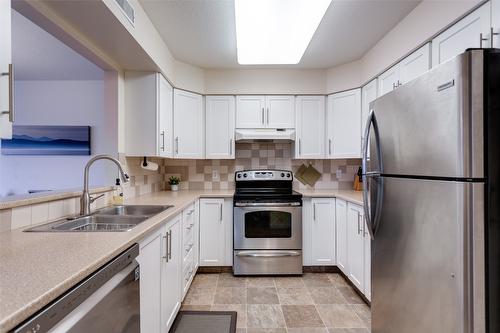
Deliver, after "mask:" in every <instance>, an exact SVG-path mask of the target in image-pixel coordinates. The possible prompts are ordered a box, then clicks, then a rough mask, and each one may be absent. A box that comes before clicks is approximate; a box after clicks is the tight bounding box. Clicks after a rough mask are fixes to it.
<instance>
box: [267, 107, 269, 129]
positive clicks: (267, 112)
mask: <svg viewBox="0 0 500 333" xmlns="http://www.w3.org/2000/svg"><path fill="white" fill-rule="evenodd" d="M267 124H268V125H269V108H267Z"/></svg>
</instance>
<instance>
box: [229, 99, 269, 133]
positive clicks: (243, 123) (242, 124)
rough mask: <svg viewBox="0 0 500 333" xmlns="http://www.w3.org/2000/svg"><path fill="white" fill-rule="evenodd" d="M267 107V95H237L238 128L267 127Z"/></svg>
mask: <svg viewBox="0 0 500 333" xmlns="http://www.w3.org/2000/svg"><path fill="white" fill-rule="evenodd" d="M265 108H266V97H265V96H236V128H262V127H265V126H266V124H265V122H266V115H265V113H266V112H265Z"/></svg>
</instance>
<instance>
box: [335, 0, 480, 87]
mask: <svg viewBox="0 0 500 333" xmlns="http://www.w3.org/2000/svg"><path fill="white" fill-rule="evenodd" d="M479 2H481V1H480V0H462V1H455V0H449V1H435V0H424V1H422V2H421V3H420V4H419V5H418V6H417V7H415V9H413V10H412V11H411V12H410V13H409V14H408V15H407V16H406V17H405V18H404V19H403V20H401V21H400V22H399V23H398V24H397V25H396V26H395V27H394V28H393V29H392V30H391V31H390V32H389V33H388V34H386V35H385V36H384V38H382V39H381V40H380V41H378V42H377V43H376V44H375V45H374V46H373V47H372V48H371V49H370V50H369V51H368V52H366V53H365V55H364V56H363V57H362V58H361V59H360V60H358V61H355V62H352V63H349V64H344V65H342V66H338V67H335V68H330V69H329V70H328V71H327V79H326V80H327V91H328V92H329V93H331V92H335V91H338V90H345V89H349V87H348V85H351V86H350V88H353V87H356V86H360V85H361V84H364V83H366V82H367V81H368V80H369V79H371V78H373V77H374V76H375V75H377V74H379V73H380V72H381V71H383V70H384V69H386V68H387V67H389V66H390V65H391V64H392V63H394V62H396V61H397V60H399V59H400V58H401V57H403V56H404V55H406V54H407V53H409V52H410V51H411V50H413V49H415V48H416V47H417V46H418V45H419V44H421V43H423V42H424V41H425V40H427V39H428V38H430V37H432V36H433V35H435V34H436V33H438V32H439V31H440V30H442V29H443V28H445V27H446V26H447V25H449V24H451V23H452V22H453V21H455V20H456V19H458V18H459V17H461V16H462V15H464V14H465V13H466V12H468V11H469V10H471V9H472V8H473V7H474V6H476V5H477V4H478V3H479ZM478 38H479V37H478Z"/></svg>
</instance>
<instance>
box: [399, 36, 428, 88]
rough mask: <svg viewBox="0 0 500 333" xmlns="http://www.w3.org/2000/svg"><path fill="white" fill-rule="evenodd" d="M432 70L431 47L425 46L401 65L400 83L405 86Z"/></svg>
mask: <svg viewBox="0 0 500 333" xmlns="http://www.w3.org/2000/svg"><path fill="white" fill-rule="evenodd" d="M430 68H431V46H430V43H427V44H425V45H424V46H422V47H421V48H419V49H418V50H416V51H415V52H413V53H412V54H410V55H409V56H407V57H406V58H404V59H403V60H401V62H400V63H399V81H400V83H401V84H405V83H407V82H409V81H411V80H413V79H415V78H417V77H419V76H420V75H422V74H424V73H425V72H427V71H428V70H429V69H430Z"/></svg>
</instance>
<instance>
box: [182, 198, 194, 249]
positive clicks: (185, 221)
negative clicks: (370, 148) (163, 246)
mask: <svg viewBox="0 0 500 333" xmlns="http://www.w3.org/2000/svg"><path fill="white" fill-rule="evenodd" d="M195 217H196V214H195V204H194V203H193V204H191V205H190V206H189V207H188V208H186V209H185V210H184V212H183V213H182V230H183V231H182V232H183V239H184V244H186V240H187V239H189V238H191V237H192V234H193V231H194V229H195V228H194V227H195V225H196V221H195Z"/></svg>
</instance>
